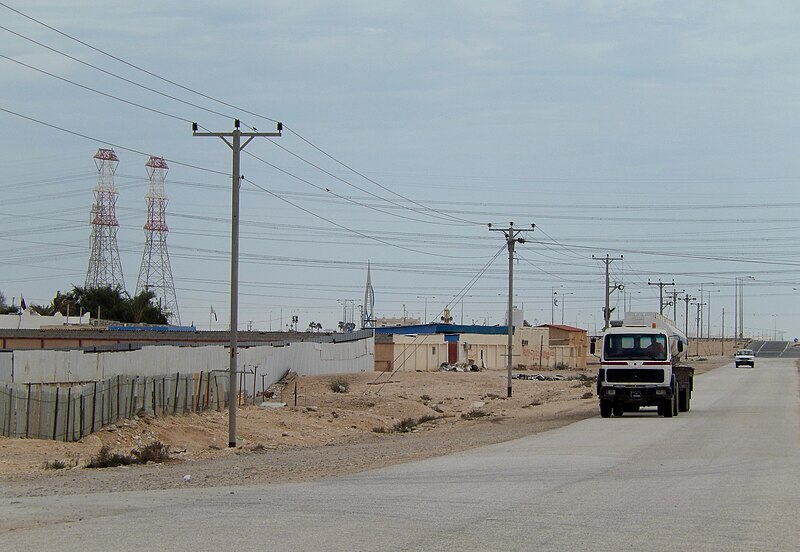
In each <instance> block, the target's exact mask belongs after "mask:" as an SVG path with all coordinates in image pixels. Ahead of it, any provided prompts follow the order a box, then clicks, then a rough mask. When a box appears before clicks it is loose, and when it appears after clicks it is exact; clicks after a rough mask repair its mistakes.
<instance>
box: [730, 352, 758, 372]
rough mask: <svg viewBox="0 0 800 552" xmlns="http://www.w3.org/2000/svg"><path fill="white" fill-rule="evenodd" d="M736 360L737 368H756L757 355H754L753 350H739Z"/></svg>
mask: <svg viewBox="0 0 800 552" xmlns="http://www.w3.org/2000/svg"><path fill="white" fill-rule="evenodd" d="M734 360H735V362H736V367H737V368H738V367H739V366H742V365H743V364H746V365H748V366H750V368H754V367H755V365H756V361H755V355H753V350H752V349H739V350H738V351H736V355H735V356H734Z"/></svg>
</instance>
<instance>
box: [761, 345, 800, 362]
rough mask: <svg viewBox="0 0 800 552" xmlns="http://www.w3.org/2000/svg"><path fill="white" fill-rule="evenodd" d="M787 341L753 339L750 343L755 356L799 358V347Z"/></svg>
mask: <svg viewBox="0 0 800 552" xmlns="http://www.w3.org/2000/svg"><path fill="white" fill-rule="evenodd" d="M792 345H793V344H792V343H789V342H788V341H754V342H753V343H752V345H751V347H752V349H753V352H754V353H755V356H756V357H757V358H778V357H780V358H800V347H794V346H792Z"/></svg>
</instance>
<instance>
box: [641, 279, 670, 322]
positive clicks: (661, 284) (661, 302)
mask: <svg viewBox="0 0 800 552" xmlns="http://www.w3.org/2000/svg"><path fill="white" fill-rule="evenodd" d="M647 285H648V286H658V314H664V286H674V285H675V280H672V282H671V283H667V282H662V281H661V278H659V279H658V282H651V281H650V278H648V279H647Z"/></svg>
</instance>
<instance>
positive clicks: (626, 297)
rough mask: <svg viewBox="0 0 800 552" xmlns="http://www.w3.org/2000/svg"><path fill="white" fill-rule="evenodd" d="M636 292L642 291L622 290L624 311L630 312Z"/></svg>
mask: <svg viewBox="0 0 800 552" xmlns="http://www.w3.org/2000/svg"><path fill="white" fill-rule="evenodd" d="M634 293H641V291H623V292H622V311H623V313H625V312H630V310H631V307H633V297H631V295H633V294H634Z"/></svg>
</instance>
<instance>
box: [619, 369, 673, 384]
mask: <svg viewBox="0 0 800 552" xmlns="http://www.w3.org/2000/svg"><path fill="white" fill-rule="evenodd" d="M606 381H607V382H609V383H663V382H664V370H662V369H655V370H654V369H652V368H648V369H643V368H606Z"/></svg>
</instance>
